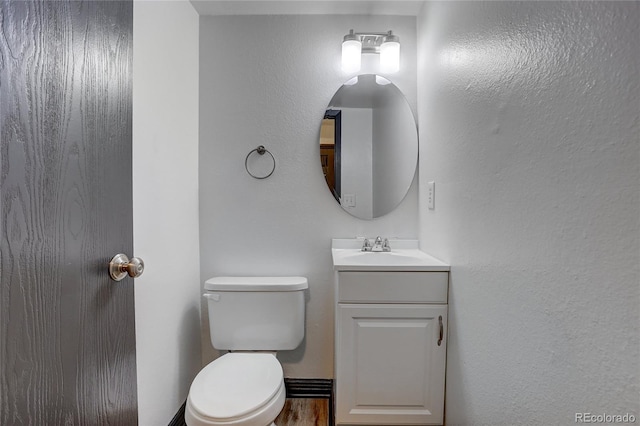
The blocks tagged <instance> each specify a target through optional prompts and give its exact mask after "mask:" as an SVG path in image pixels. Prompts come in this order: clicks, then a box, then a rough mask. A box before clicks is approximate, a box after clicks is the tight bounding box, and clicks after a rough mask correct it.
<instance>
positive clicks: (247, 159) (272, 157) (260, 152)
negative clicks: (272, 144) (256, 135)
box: [244, 145, 276, 179]
mask: <svg viewBox="0 0 640 426" xmlns="http://www.w3.org/2000/svg"><path fill="white" fill-rule="evenodd" d="M254 152H257V153H258V154H260V155H264V154H265V152H266V153H267V154H269V155H270V156H271V160H272V161H273V167H272V168H271V172H269V174H267V175H264V176H256V175H254V174H253V173H251V172H250V171H249V165H248V164H247V162H248V161H249V157H250V156H251V154H253V153H254ZM244 168H245V169H246V170H247V173H249V176H251V177H252V178H254V179H266V178H268V177H269V176H271V175H272V174H273V172H274V171H275V170H276V159H275V157H274V156H273V154H272V153H270V152H269V150H268V149H267V148H265V147H264V145H260V146H259V147H257V148H256V149H253V150H251V151H249V153H248V154H247V157H246V158H245V159H244Z"/></svg>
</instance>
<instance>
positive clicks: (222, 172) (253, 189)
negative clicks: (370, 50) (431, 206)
mask: <svg viewBox="0 0 640 426" xmlns="http://www.w3.org/2000/svg"><path fill="white" fill-rule="evenodd" d="M415 22H416V21H415V17H413V18H410V17H397V16H393V17H384V16H382V17H381V16H378V17H365V16H224V17H201V19H200V24H201V25H200V96H201V98H200V243H201V259H202V262H201V279H202V280H205V279H207V278H209V277H212V276H216V275H228V274H230V275H243V274H246V275H303V276H306V277H308V278H309V286H310V289H309V294H308V303H307V323H306V339H305V341H304V342H303V344H302V345H301V347H300V348H298V349H297V350H295V351H292V352H282V353H280V354H279V355H278V357H279V359H280V360H281V361H282V362H283V364H284V369H285V375H286V376H288V377H332V376H333V308H334V306H333V271H332V264H331V254H330V246H331V238H335V237H354V236H356V235H367V236H375V235H383V236H398V237H405V238H408V237H416V236H417V220H418V218H417V206H416V202H417V190H416V189H415V187H414V188H412V190H411V191H410V193H409V195H408V196H407V198H406V199H405V200H404V201H403V203H402V204H401V205H400V207H399V208H398V209H397V210H395V211H394V212H393V213H391V214H389V215H387V216H384V217H382V218H379V219H375V220H372V221H363V220H359V219H356V218H354V217H352V216H350V215H349V214H347V213H345V212H344V211H343V210H342V209H341V208H340V206H339V205H338V204H337V203H336V201H335V200H334V198H333V196H332V195H331V193H330V191H329V190H328V188H327V185H326V183H325V180H324V177H323V174H322V168H321V165H320V158H319V144H318V140H319V135H320V123H321V120H322V117H323V116H324V111H325V109H326V107H327V106H328V104H329V101H330V100H331V98H332V96H333V95H334V93H335V92H336V90H338V88H339V87H340V86H341V85H342V83H343V82H344V81H346V80H347V79H348V78H349V77H350V76H348V75H344V74H342V71H341V70H340V52H341V43H342V37H343V36H344V35H345V34H346V33H348V31H349V29H351V28H354V29H355V30H356V31H359V30H362V31H386V30H389V29H391V30H393V31H394V33H397V34H398V35H399V37H400V39H401V41H402V59H401V61H402V62H401V67H402V71H401V72H400V73H399V74H397V75H394V76H393V77H390V79H391V80H392V81H393V82H394V83H395V84H396V85H397V86H398V87H399V88H400V89H401V90H403V91H404V92H405V93H406V94H407V97H408V100H409V103H410V104H411V105H412V106H413V107H414V108H415V105H416V74H415V72H416V62H415ZM373 71H375V70H372V69H367V67H366V66H365V67H364V69H363V73H366V72H369V73H371V72H373ZM260 144H263V145H265V146H266V147H267V149H269V150H270V151H271V152H272V153H273V155H274V156H275V158H276V161H277V168H276V171H275V173H274V174H273V176H271V177H270V178H268V179H266V180H255V179H252V178H251V177H250V176H249V175H248V174H247V173H246V171H245V169H244V159H245V156H246V155H247V154H248V153H249V151H251V150H252V149H254V148H255V147H257V146H258V145H260ZM202 317H203V324H202V327H203V328H202V330H203V335H202V338H203V357H204V360H205V361H209V360H211V359H213V358H214V357H215V356H216V352H215V351H214V350H213V349H212V348H211V343H210V339H209V334H208V333H209V328H208V319H207V315H206V309H204V310H203V315H202Z"/></svg>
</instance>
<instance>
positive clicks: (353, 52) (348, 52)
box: [342, 30, 362, 73]
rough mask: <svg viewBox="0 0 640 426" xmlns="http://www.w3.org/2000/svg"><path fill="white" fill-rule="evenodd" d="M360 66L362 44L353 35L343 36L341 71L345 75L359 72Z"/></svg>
mask: <svg viewBox="0 0 640 426" xmlns="http://www.w3.org/2000/svg"><path fill="white" fill-rule="evenodd" d="M361 64H362V43H361V42H360V39H359V38H358V37H357V36H356V35H354V34H353V30H352V31H351V33H350V34H347V35H346V36H344V41H343V42H342V70H343V71H344V72H346V73H353V72H358V71H360V66H361Z"/></svg>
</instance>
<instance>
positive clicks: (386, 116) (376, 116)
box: [320, 74, 418, 219]
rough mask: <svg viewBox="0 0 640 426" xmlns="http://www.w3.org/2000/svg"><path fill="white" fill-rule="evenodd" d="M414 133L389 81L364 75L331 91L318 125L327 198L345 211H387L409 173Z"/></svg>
mask: <svg viewBox="0 0 640 426" xmlns="http://www.w3.org/2000/svg"><path fill="white" fill-rule="evenodd" d="M417 159H418V133H417V128H416V123H415V119H414V116H413V112H412V111H411V107H410V106H409V103H408V102H407V100H406V99H405V97H404V95H403V94H402V92H401V91H400V89H398V88H397V87H396V86H395V85H394V84H393V83H391V82H390V81H389V80H387V79H386V78H384V77H381V76H378V75H373V74H366V75H359V76H357V77H354V78H353V79H351V80H349V81H348V82H346V83H345V84H344V85H343V86H342V87H340V89H338V91H337V92H336V94H335V95H334V96H333V98H332V99H331V102H330V103H329V107H328V108H327V110H326V112H325V115H324V118H323V120H322V125H321V128H320V161H321V163H322V171H323V172H324V176H325V180H326V182H327V186H328V187H329V190H330V191H331V193H332V194H333V197H334V198H335V199H336V201H337V202H338V203H340V205H341V206H342V208H343V209H344V210H345V211H347V212H348V213H350V214H352V215H353V216H356V217H358V218H361V219H373V218H376V217H380V216H383V215H385V214H387V213H390V212H391V211H393V210H394V209H395V208H396V207H397V206H398V205H399V204H400V202H401V201H402V200H403V198H404V197H405V195H406V194H407V191H408V190H409V187H410V186H411V182H412V181H413V177H414V174H415V169H416V164H417Z"/></svg>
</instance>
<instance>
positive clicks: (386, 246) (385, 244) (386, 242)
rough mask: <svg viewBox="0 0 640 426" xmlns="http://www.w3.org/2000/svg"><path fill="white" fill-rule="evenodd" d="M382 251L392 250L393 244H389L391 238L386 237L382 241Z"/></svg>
mask: <svg viewBox="0 0 640 426" xmlns="http://www.w3.org/2000/svg"><path fill="white" fill-rule="evenodd" d="M382 251H391V246H390V245H389V239H388V238H385V239H384V241H383V242H382Z"/></svg>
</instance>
